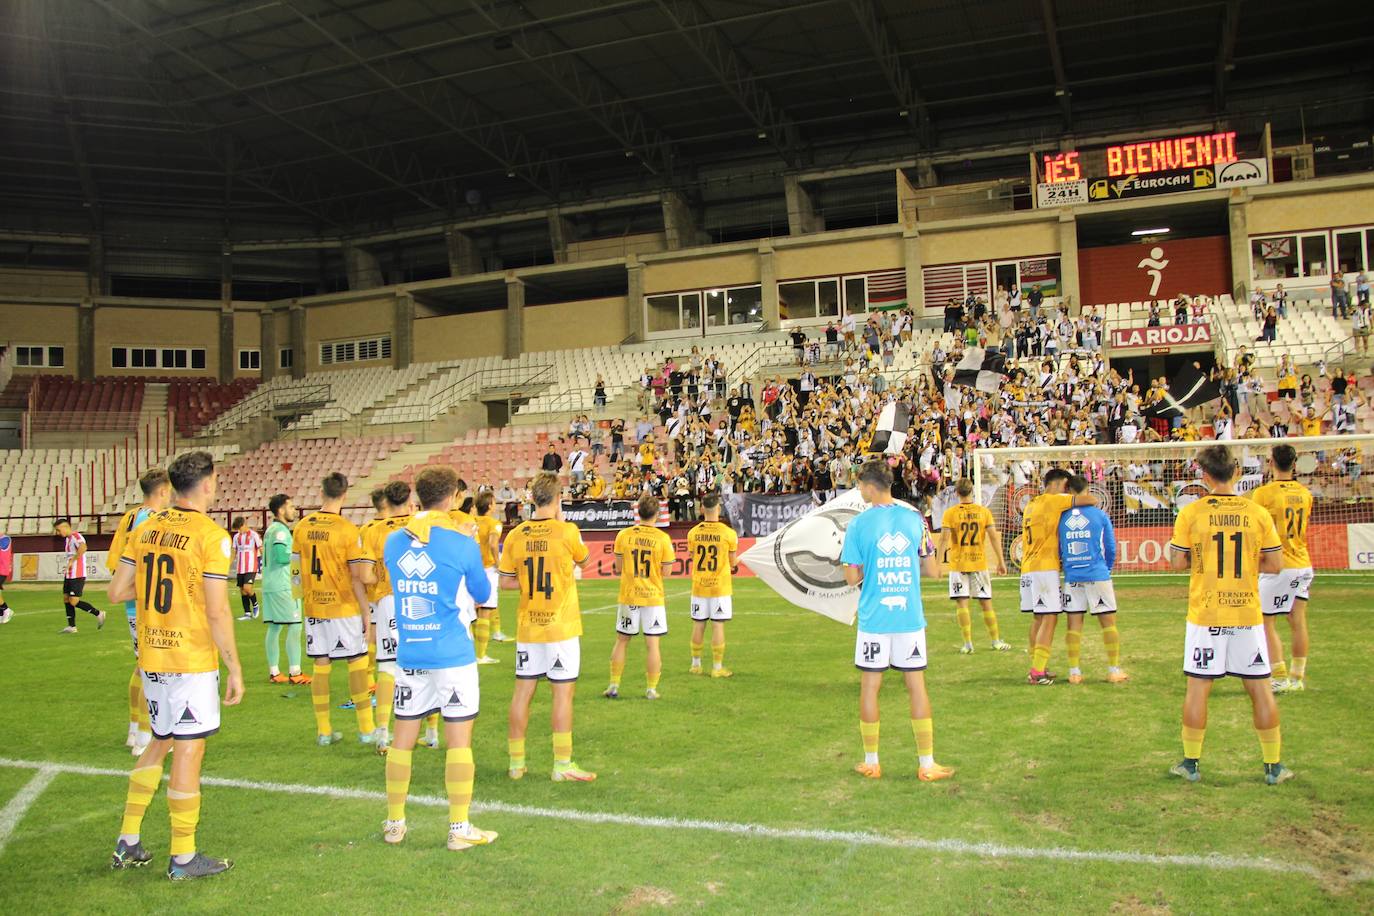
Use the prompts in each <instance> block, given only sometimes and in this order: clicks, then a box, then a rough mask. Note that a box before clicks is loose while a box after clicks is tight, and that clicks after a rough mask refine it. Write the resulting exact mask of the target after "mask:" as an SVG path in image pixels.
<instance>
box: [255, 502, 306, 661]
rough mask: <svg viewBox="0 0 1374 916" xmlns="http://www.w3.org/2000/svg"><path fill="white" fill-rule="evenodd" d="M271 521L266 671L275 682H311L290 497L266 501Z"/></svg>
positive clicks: (266, 557)
mask: <svg viewBox="0 0 1374 916" xmlns="http://www.w3.org/2000/svg"><path fill="white" fill-rule="evenodd" d="M267 509H268V511H269V512H271V513H272V523H271V524H270V525H268V526H267V534H266V535H264V536H263V539H262V542H263V559H262V620H263V622H264V623H266V624H267V673H268V676H269V678H270V679H271V682H272V683H274V684H287V683H291V684H309V683H310V675H308V674H302V673H301V603H300V599H298V598H297V597H296V593H295V584H294V582H293V581H292V580H293V578H294V577H295V573H294V571H293V570H292V569H291V523H292V522H294V521H295V520H296V519H297V518H298V517H299V515H298V513H297V512H296V507H295V506H294V505H292V504H291V497H289V496H287V495H286V494H285V493H278V494H277V495H276V496H273V497H272V498H271V499H270V500H268V501H267ZM282 630H285V631H286V663H287V669H288V671H289V672H290V673H289V674H282V673H281V668H280V667H278V665H279V664H280V662H281V646H280V644H279V643H280V637H281V631H282Z"/></svg>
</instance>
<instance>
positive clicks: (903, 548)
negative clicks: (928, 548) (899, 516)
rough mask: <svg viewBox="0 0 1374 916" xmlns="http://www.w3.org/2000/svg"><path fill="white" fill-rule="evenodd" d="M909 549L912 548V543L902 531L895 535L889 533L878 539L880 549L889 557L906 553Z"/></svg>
mask: <svg viewBox="0 0 1374 916" xmlns="http://www.w3.org/2000/svg"><path fill="white" fill-rule="evenodd" d="M909 547H911V541H910V540H909V539H908V538H907V536H906V535H905V534H902V533H901V532H900V531H898V532H896V533H895V534H894V533H891V532H889V533H887V534H884V535H883V536H882V537H880V538H878V549H879V550H881V551H882V552H883V553H885V554H887V555H888V556H891V555H892V554H894V553H906V552H907V549H908V548H909Z"/></svg>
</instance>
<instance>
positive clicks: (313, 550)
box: [291, 512, 367, 620]
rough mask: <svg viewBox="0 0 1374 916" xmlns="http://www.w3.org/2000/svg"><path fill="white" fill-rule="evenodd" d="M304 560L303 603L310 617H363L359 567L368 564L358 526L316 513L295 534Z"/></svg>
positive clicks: (295, 547)
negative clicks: (356, 584)
mask: <svg viewBox="0 0 1374 916" xmlns="http://www.w3.org/2000/svg"><path fill="white" fill-rule="evenodd" d="M291 552H292V553H294V554H296V555H298V556H299V557H300V558H301V560H300V563H301V603H302V605H301V606H302V608H303V609H304V610H305V616H306V617H315V618H319V619H323V620H338V619H340V618H342V617H356V616H359V615H361V614H362V612H363V611H362V608H360V607H358V599H357V597H355V596H354V594H353V572H352V566H353V564H355V563H366V562H367V556H366V555H365V554H364V553H363V545H362V537H361V536H360V534H359V533H358V526H357V525H355V524H353V523H352V522H350V521H349V520H348V519H346V518H344V517H343V516H342V515H339V514H338V513H336V512H312V513H310V514H309V515H307V516H306V517H305V518H303V519H301V520H300V522H299V523H298V524H297V525H296V529H295V530H294V531H292V532H291Z"/></svg>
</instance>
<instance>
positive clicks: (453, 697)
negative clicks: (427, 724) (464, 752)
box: [391, 662, 482, 722]
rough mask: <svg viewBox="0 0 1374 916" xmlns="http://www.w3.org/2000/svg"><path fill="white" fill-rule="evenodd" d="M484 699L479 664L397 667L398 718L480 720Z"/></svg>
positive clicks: (395, 707)
mask: <svg viewBox="0 0 1374 916" xmlns="http://www.w3.org/2000/svg"><path fill="white" fill-rule="evenodd" d="M481 698H482V693H481V688H480V686H479V685H478V682H477V664H476V663H475V662H473V663H471V664H467V665H458V666H457V667H454V668H429V669H416V668H397V669H396V692H395V694H394V696H393V703H392V707H391V709H392V712H393V713H394V714H395V716H396V718H397V719H423V718H424V717H425V716H427V715H429V714H430V713H433V712H437V713H441V714H442V715H443V717H444V721H445V722H463V721H465V720H467V719H475V718H477V709H478V706H479V704H480V701H481Z"/></svg>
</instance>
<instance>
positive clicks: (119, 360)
mask: <svg viewBox="0 0 1374 916" xmlns="http://www.w3.org/2000/svg"><path fill="white" fill-rule="evenodd" d="M110 367H111V368H113V369H127V368H129V351H128V350H126V349H124V348H123V347H113V348H111V350H110Z"/></svg>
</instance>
